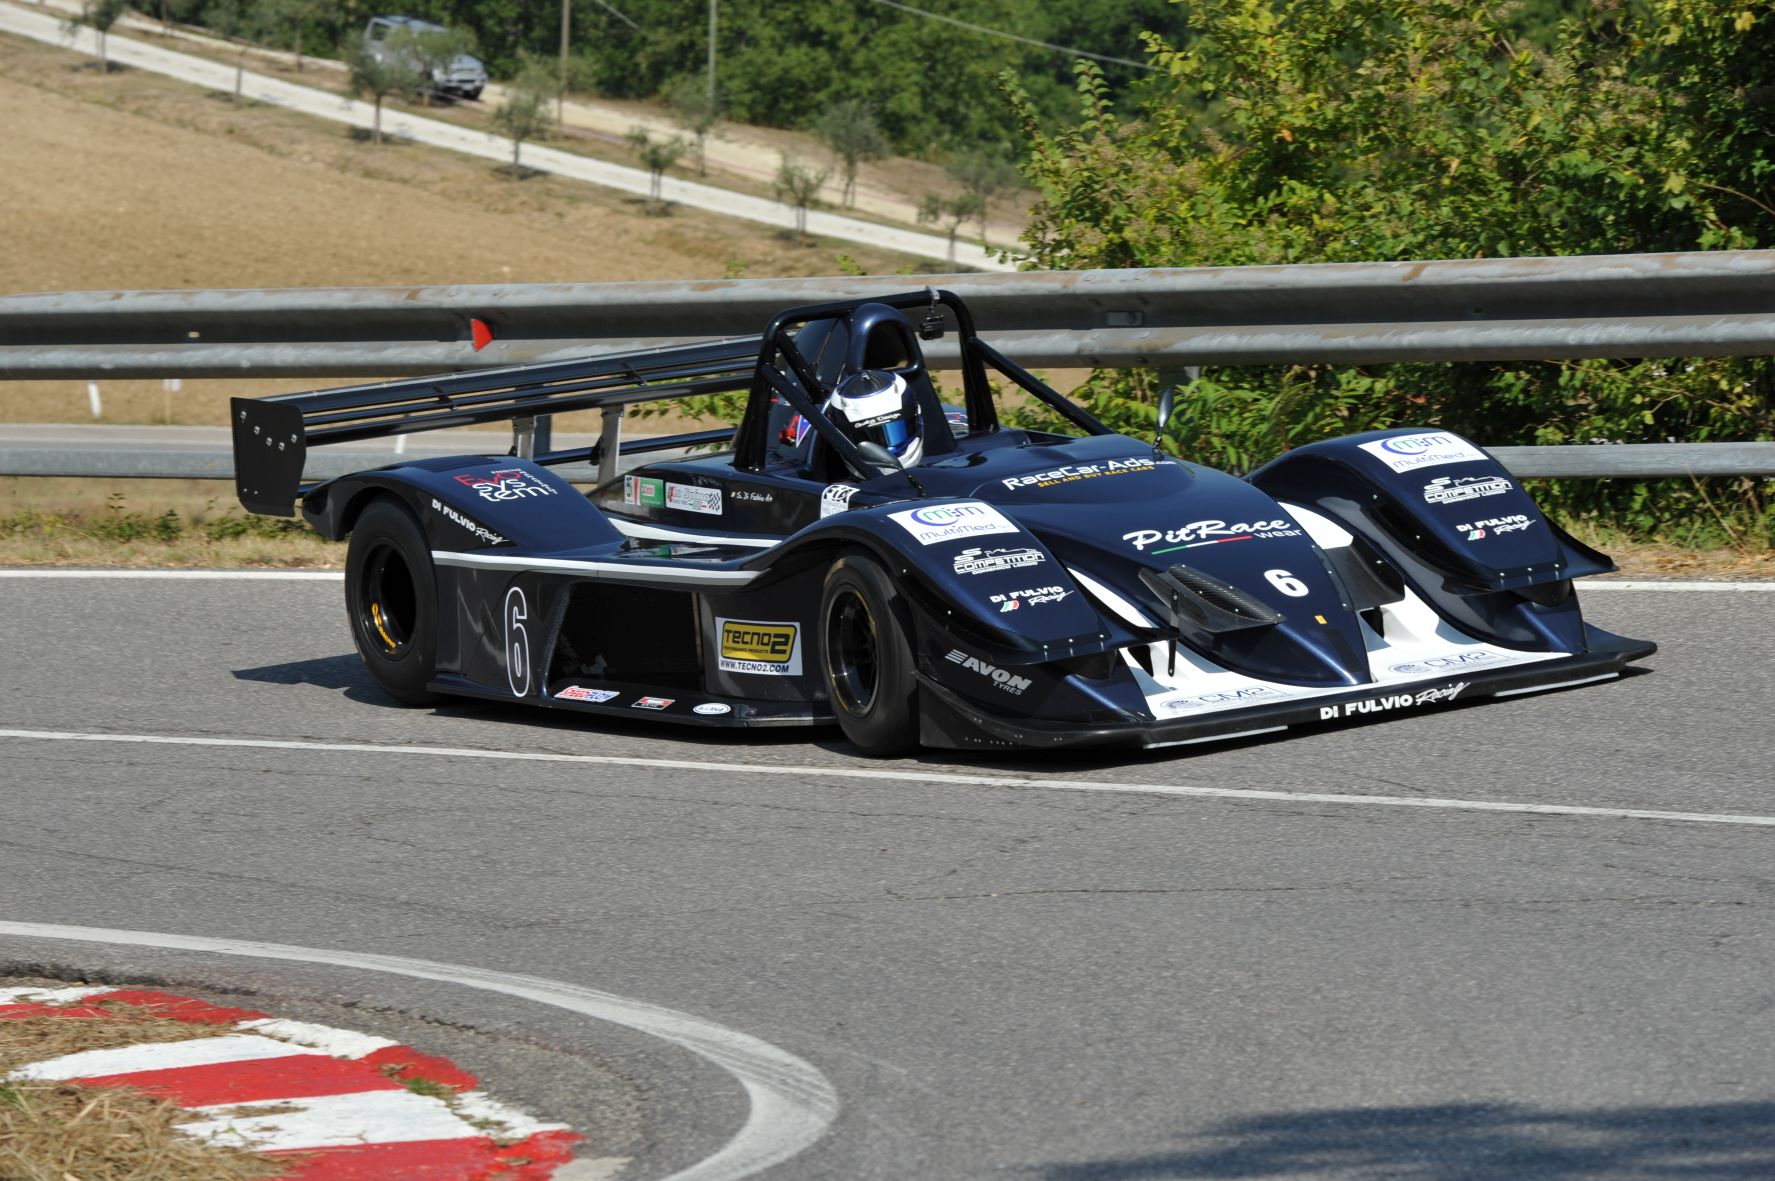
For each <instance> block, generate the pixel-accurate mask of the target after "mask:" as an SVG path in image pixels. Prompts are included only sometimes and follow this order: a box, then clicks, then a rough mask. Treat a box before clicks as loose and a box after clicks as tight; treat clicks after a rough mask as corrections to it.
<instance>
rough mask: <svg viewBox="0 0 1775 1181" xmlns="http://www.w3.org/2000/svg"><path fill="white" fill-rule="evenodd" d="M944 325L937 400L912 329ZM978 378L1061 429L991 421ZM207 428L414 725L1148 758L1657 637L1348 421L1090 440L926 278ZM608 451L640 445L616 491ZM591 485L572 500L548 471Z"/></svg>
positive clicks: (293, 399)
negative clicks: (525, 435)
mask: <svg viewBox="0 0 1775 1181" xmlns="http://www.w3.org/2000/svg"><path fill="white" fill-rule="evenodd" d="M946 332H950V333H955V334H957V336H958V337H959V341H960V349H961V383H962V396H963V404H962V405H961V406H959V407H953V406H945V405H944V404H943V403H942V402H941V401H940V399H939V396H938V394H937V391H936V388H935V387H934V386H933V384H932V381H931V377H930V375H929V373H928V372H927V371H926V368H925V363H924V359H923V354H922V351H921V346H920V340H921V339H926V340H928V339H932V338H934V337H936V336H939V335H942V334H944V333H946ZM989 375H996V377H997V378H998V379H999V380H1000V381H1001V382H1002V383H1003V384H1005V385H1007V386H1008V387H1011V388H1014V389H1016V390H1019V391H1021V393H1022V396H1024V397H1027V398H1033V399H1035V400H1037V401H1039V402H1041V403H1043V404H1045V405H1046V406H1048V407H1049V408H1051V409H1052V410H1053V411H1054V413H1055V414H1056V415H1057V418H1058V420H1059V421H1062V422H1064V423H1066V424H1068V429H1067V430H1066V431H1064V432H1060V431H1055V432H1047V431H1035V430H1021V429H1012V428H1009V427H1006V426H1004V425H1003V424H1001V422H1000V421H999V417H998V413H997V410H996V409H995V406H994V400H993V398H994V390H993V386H992V384H991V380H990V376H989ZM719 392H734V393H737V392H743V393H744V394H745V395H746V397H745V411H744V414H743V416H742V417H741V419H740V422H739V425H738V427H737V428H732V429H726V430H719V431H706V432H699V433H696V434H689V435H677V436H671V437H667V438H647V439H634V440H630V441H628V442H623V441H621V440H620V439H619V431H618V428H619V426H620V422H621V417H622V408H623V407H624V406H626V405H630V404H634V403H638V402H645V401H654V400H659V399H669V398H681V397H684V396H687V395H695V394H709V393H719ZM588 408H598V409H601V410H602V412H603V417H604V422H605V430H604V433H603V436H602V438H601V439H600V441H599V443H598V444H597V445H596V446H593V447H590V448H581V449H577V450H571V451H545V452H543V453H540V454H535V455H533V456H522V455H512V456H492V457H489V456H474V455H465V456H455V457H450V458H443V459H425V460H416V461H414V462H409V463H403V464H397V465H395V466H390V467H383V468H378V469H376V470H373V471H364V472H359V473H356V474H354V475H351V476H347V477H344V478H342V479H337V480H332V481H329V482H327V483H323V484H319V485H317V486H313V487H307V488H304V487H301V476H302V465H303V458H304V455H305V453H306V449H307V447H308V446H310V445H314V444H319V443H326V442H341V441H346V440H352V439H364V438H372V437H376V436H383V435H391V434H399V433H405V432H411V431H423V430H430V429H436V428H440V427H447V426H459V425H466V424H472V423H486V422H493V421H502V420H516V421H517V422H519V423H520V424H522V423H523V422H524V421H525V420H527V419H531V418H534V417H535V416H538V415H547V414H556V413H561V412H564V411H569V410H582V409H588ZM1167 411H1168V406H1167V407H1162V408H1161V418H1163V416H1164V414H1165V413H1166V412H1167ZM233 416H234V446H235V454H236V470H237V473H238V483H239V492H240V497H241V501H242V503H243V504H245V505H246V507H247V508H249V509H251V510H253V511H255V512H265V513H276V514H282V515H285V516H288V515H291V514H292V513H293V511H294V504H295V501H296V499H297V498H298V496H299V497H300V498H301V502H302V510H303V514H304V516H305V517H306V518H307V519H308V520H309V521H310V522H311V523H312V524H313V525H314V526H315V527H316V528H317V529H319V530H320V531H321V532H322V533H323V534H325V535H326V536H328V537H332V538H336V539H337V538H344V537H346V536H349V537H350V539H351V545H350V550H349V556H348V559H347V568H346V580H345V595H346V608H347V614H348V617H349V620H350V624H351V630H352V635H353V638H354V639H355V640H356V643H357V647H358V650H359V652H360V653H361V654H362V656H363V659H364V663H365V664H366V665H367V666H368V668H369V670H370V672H371V674H372V675H373V676H374V677H375V679H376V681H377V682H378V683H379V684H380V685H381V686H382V687H383V688H384V689H386V690H387V691H388V692H389V693H390V694H392V695H393V696H394V697H396V698H398V699H400V700H401V701H405V702H410V703H414V704H422V703H426V702H430V701H433V700H435V699H436V697H437V696H438V695H460V696H469V697H481V698H490V699H494V700H504V701H511V700H518V701H526V702H530V703H533V704H535V705H539V706H546V707H549V708H554V709H563V710H575V711H579V712H582V713H585V714H589V715H606V716H609V715H618V716H622V717H628V718H637V717H649V718H657V719H661V720H668V721H674V722H681V723H692V724H698V725H705V726H783V725H817V724H821V723H831V722H836V723H837V724H838V725H839V726H840V727H841V728H842V729H843V731H844V733H845V735H846V737H847V738H849V739H850V741H851V742H853V743H854V744H856V746H857V747H858V748H859V749H861V750H862V751H864V752H865V753H868V754H872V755H890V754H897V753H901V752H904V751H907V750H909V749H911V748H913V747H915V746H917V745H919V744H920V743H922V744H925V745H929V746H943V747H959V748H968V749H987V748H1008V747H1050V746H1064V745H1080V744H1089V743H1097V744H1104V743H1125V744H1131V745H1134V746H1146V747H1157V746H1170V745H1183V744H1189V743H1200V742H1209V741H1216V740H1222V739H1229V738H1242V737H1245V736H1248V735H1252V734H1263V733H1268V732H1272V731H1281V730H1284V729H1287V728H1290V727H1312V726H1321V725H1333V724H1340V723H1344V722H1347V721H1357V720H1363V719H1367V718H1371V717H1374V716H1377V715H1380V714H1405V713H1410V712H1413V711H1416V710H1421V709H1426V708H1433V707H1438V706H1442V705H1447V704H1450V703H1459V702H1468V701H1473V700H1476V699H1479V698H1487V697H1502V696H1508V695H1514V694H1521V693H1532V692H1538V691H1542V690H1547V689H1557V688H1564V687H1567V686H1572V685H1582V684H1588V683H1590V682H1593V681H1603V680H1607V679H1609V678H1612V677H1615V676H1617V675H1618V674H1619V673H1620V672H1621V670H1622V668H1623V667H1624V666H1625V665H1626V663H1627V662H1629V661H1632V660H1636V659H1639V658H1642V657H1645V656H1647V655H1649V654H1651V653H1652V652H1653V651H1654V650H1655V648H1654V645H1652V644H1650V643H1645V642H1641V641H1635V640H1627V639H1623V638H1622V637H1619V636H1615V635H1611V634H1609V633H1607V632H1604V631H1601V630H1599V629H1597V628H1594V627H1591V626H1590V625H1588V624H1587V623H1585V622H1584V620H1583V618H1582V616H1581V615H1580V613H1579V609H1578V600H1577V597H1576V596H1575V594H1574V593H1573V590H1572V580H1573V579H1574V578H1578V577H1581V576H1583V575H1588V574H1597V573H1603V572H1606V571H1609V570H1612V569H1613V568H1614V567H1613V565H1612V564H1611V563H1610V562H1609V560H1608V559H1607V558H1605V557H1603V556H1602V555H1601V554H1598V553H1597V552H1595V551H1594V550H1592V549H1590V548H1588V547H1586V546H1584V545H1583V544H1581V543H1579V542H1578V541H1576V540H1574V539H1573V538H1572V537H1571V536H1570V535H1568V534H1567V533H1566V532H1565V531H1564V530H1562V529H1561V528H1560V527H1559V526H1557V525H1556V524H1554V523H1553V522H1552V521H1550V520H1548V519H1547V518H1546V517H1544V516H1542V515H1541V513H1540V511H1539V510H1538V509H1537V508H1536V507H1535V505H1534V503H1533V502H1532V501H1531V500H1530V499H1529V497H1528V496H1527V495H1526V494H1525V493H1524V492H1523V491H1522V489H1521V488H1520V487H1518V485H1517V482H1516V481H1515V479H1514V478H1512V477H1511V476H1510V474H1509V473H1508V472H1506V471H1505V470H1504V469H1503V468H1502V467H1501V466H1500V465H1499V464H1498V463H1497V461H1495V460H1494V459H1492V458H1491V457H1490V456H1489V455H1487V454H1486V453H1485V451H1483V450H1482V449H1481V448H1479V447H1477V446H1475V445H1474V444H1472V443H1470V442H1468V441H1467V440H1465V439H1463V438H1460V437H1459V436H1457V435H1454V434H1451V433H1449V432H1447V431H1443V430H1438V429H1418V430H1389V431H1376V432H1371V433H1367V434H1361V435H1353V436H1350V437H1347V438H1340V439H1332V440H1328V441H1325V442H1321V443H1313V444H1310V445H1308V446H1304V447H1298V448H1296V449H1294V450H1292V451H1290V452H1288V453H1287V454H1285V455H1283V456H1281V457H1280V458H1278V459H1276V460H1274V461H1273V462H1271V463H1269V464H1268V465H1266V466H1264V467H1262V468H1260V469H1258V470H1257V471H1255V472H1252V473H1251V474H1250V475H1249V476H1247V477H1245V478H1243V479H1240V478H1235V477H1233V476H1230V475H1227V474H1225V473H1223V472H1219V471H1216V470H1213V469H1211V468H1207V467H1203V466H1202V465H1200V464H1196V463H1191V462H1189V461H1188V460H1186V459H1175V458H1171V457H1168V456H1166V455H1164V454H1162V453H1160V452H1159V451H1157V450H1156V449H1155V448H1154V447H1153V445H1152V444H1151V442H1150V441H1143V440H1139V439H1133V438H1129V437H1127V436H1125V435H1118V434H1115V433H1113V432H1111V431H1110V430H1109V429H1108V428H1106V427H1104V426H1103V425H1102V424H1101V423H1099V422H1097V421H1096V420H1095V419H1094V418H1093V417H1092V416H1091V415H1089V414H1087V413H1086V412H1085V411H1084V410H1082V409H1081V408H1079V407H1078V406H1076V405H1074V404H1073V403H1071V402H1069V401H1068V400H1067V399H1065V398H1064V397H1062V396H1061V395H1059V394H1058V393H1056V392H1054V391H1053V390H1052V389H1050V388H1049V387H1048V386H1046V385H1045V384H1043V383H1042V382H1041V381H1039V380H1037V379H1036V378H1035V377H1033V376H1032V375H1030V374H1029V373H1027V372H1025V371H1024V370H1023V369H1021V368H1019V367H1018V366H1017V365H1016V364H1014V363H1013V362H1011V361H1010V360H1008V359H1007V358H1005V357H1004V356H1003V355H1001V354H1000V353H999V352H998V351H997V350H996V349H994V348H993V347H992V346H990V345H988V344H987V343H986V342H985V341H983V340H981V339H980V338H979V337H978V336H977V335H976V333H975V331H974V325H973V320H972V317H971V316H970V315H969V313H968V310H967V308H966V306H965V305H964V304H963V303H962V302H961V300H960V299H958V298H957V297H956V296H954V295H953V294H951V293H949V292H941V291H930V290H928V289H927V290H926V291H920V292H913V293H908V294H905V295H900V296H894V297H888V298H882V299H872V300H853V301H847V302H844V303H835V304H828V305H822V306H818V307H806V308H798V309H794V310H791V311H787V312H784V313H783V314H782V315H780V316H778V317H777V318H776V319H775V320H773V321H772V322H771V324H770V325H769V326H768V328H767V329H766V330H765V332H764V334H763V335H762V336H760V337H752V338H747V339H744V340H739V341H720V342H715V343H711V344H699V345H687V346H679V347H671V348H664V349H659V350H654V351H650V352H645V353H629V354H624V355H621V356H615V357H600V358H594V359H590V360H583V361H571V362H562V363H545V364H537V365H525V366H517V367H512V368H507V369H501V370H493V371H484V372H478V373H472V374H466V375H446V376H440V377H435V378H422V379H415V380H403V381H392V382H383V383H378V384H374V385H365V386H355V387H350V388H346V389H338V390H330V391H322V392H319V393H313V394H295V395H289V396H285V397H276V398H263V399H236V400H235V401H234V404H233ZM520 437H522V432H521V431H520ZM723 446H725V447H729V448H730V449H728V450H721V451H719V452H713V451H710V450H709V449H710V448H714V447H723ZM692 448H703V449H704V450H703V451H702V452H697V451H693V450H691V449H692ZM514 450H517V451H520V452H521V451H525V450H530V448H528V447H519V448H514ZM638 453H639V454H648V453H652V454H655V455H660V454H665V455H668V456H669V457H666V458H660V459H658V460H656V461H654V462H647V463H643V464H642V465H641V466H639V467H632V468H630V470H628V471H626V472H621V474H619V471H620V469H619V466H618V461H619V459H620V458H621V457H623V456H632V455H636V454H638ZM686 456H689V457H686ZM587 464H590V465H592V467H593V468H595V469H596V471H597V473H598V477H597V481H596V487H595V489H594V490H593V491H591V492H589V493H582V492H580V491H578V490H577V489H576V488H575V486H574V484H573V483H571V482H569V480H567V479H564V478H563V477H562V475H561V474H559V472H558V471H557V469H559V471H565V472H568V473H570V474H571V473H572V472H573V471H574V470H575V469H576V468H578V469H579V470H580V471H581V472H582V475H581V476H580V477H578V478H579V479H580V482H582V483H587V482H591V481H590V480H589V478H588V477H589V473H587V472H585V469H584V466H583V465H587Z"/></svg>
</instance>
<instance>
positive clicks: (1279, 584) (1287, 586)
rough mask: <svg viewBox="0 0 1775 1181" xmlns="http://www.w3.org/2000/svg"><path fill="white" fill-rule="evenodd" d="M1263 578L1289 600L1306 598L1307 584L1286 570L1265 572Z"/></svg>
mask: <svg viewBox="0 0 1775 1181" xmlns="http://www.w3.org/2000/svg"><path fill="white" fill-rule="evenodd" d="M1263 576H1264V577H1265V578H1267V579H1269V580H1270V585H1271V586H1273V587H1275V588H1276V589H1277V590H1279V591H1281V592H1282V593H1283V594H1285V595H1287V596H1288V597H1289V598H1291V599H1304V598H1306V596H1307V584H1306V583H1304V582H1302V581H1301V580H1300V579H1298V578H1296V577H1295V576H1294V575H1292V574H1290V573H1289V572H1288V571H1286V570H1265V571H1264V572H1263Z"/></svg>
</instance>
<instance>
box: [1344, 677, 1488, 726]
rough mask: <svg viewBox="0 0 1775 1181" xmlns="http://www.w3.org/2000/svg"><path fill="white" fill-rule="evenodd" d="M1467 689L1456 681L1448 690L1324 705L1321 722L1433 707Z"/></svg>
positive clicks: (1451, 699)
mask: <svg viewBox="0 0 1775 1181" xmlns="http://www.w3.org/2000/svg"><path fill="white" fill-rule="evenodd" d="M1466 687H1467V682H1465V681H1456V682H1455V683H1454V684H1452V685H1449V686H1448V687H1446V688H1443V689H1425V690H1424V691H1423V692H1422V693H1394V694H1392V695H1391V696H1389V697H1370V698H1368V699H1366V700H1364V701H1346V702H1344V703H1343V704H1342V705H1322V706H1320V707H1319V720H1320V721H1321V722H1329V721H1331V720H1332V719H1333V718H1347V717H1349V716H1350V715H1351V714H1378V713H1385V712H1386V711H1387V710H1390V709H1410V708H1411V707H1413V706H1418V705H1432V704H1434V703H1436V702H1438V701H1453V700H1454V699H1455V698H1457V697H1459V696H1460V695H1461V690H1462V689H1465V688H1466Z"/></svg>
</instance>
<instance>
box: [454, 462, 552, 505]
mask: <svg viewBox="0 0 1775 1181" xmlns="http://www.w3.org/2000/svg"><path fill="white" fill-rule="evenodd" d="M456 482H457V483H459V484H466V485H468V486H469V487H470V488H473V489H474V490H475V491H476V492H477V493H479V494H480V497H481V499H482V500H494V501H498V500H527V499H529V498H530V497H533V496H553V495H554V494H555V493H557V492H559V491H560V489H558V488H551V487H549V486H548V485H547V484H545V483H543V482H542V479H541V478H540V477H538V476H534V475H531V474H530V473H529V472H527V471H525V470H524V469H523V468H507V469H506V470H504V471H498V472H489V473H488V474H486V475H484V476H457V477H456Z"/></svg>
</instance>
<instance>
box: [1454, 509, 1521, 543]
mask: <svg viewBox="0 0 1775 1181" xmlns="http://www.w3.org/2000/svg"><path fill="white" fill-rule="evenodd" d="M1533 524H1534V521H1532V520H1530V519H1529V517H1528V515H1527V514H1526V513H1511V514H1510V515H1509V516H1507V517H1491V518H1489V519H1487V520H1483V521H1473V522H1470V523H1469V524H1465V525H1456V526H1455V528H1456V529H1458V530H1460V531H1461V532H1462V533H1465V534H1466V535H1467V540H1468V541H1478V540H1479V539H1480V538H1481V537H1484V536H1486V534H1487V533H1488V532H1489V533H1493V534H1499V533H1515V532H1516V531H1517V530H1519V529H1527V528H1528V527H1529V526H1530V525H1533Z"/></svg>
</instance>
